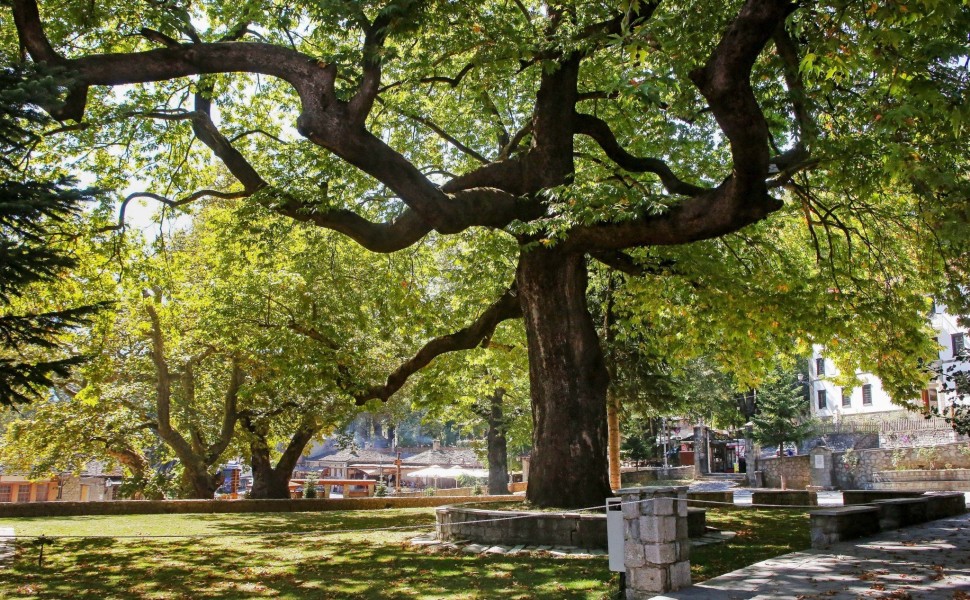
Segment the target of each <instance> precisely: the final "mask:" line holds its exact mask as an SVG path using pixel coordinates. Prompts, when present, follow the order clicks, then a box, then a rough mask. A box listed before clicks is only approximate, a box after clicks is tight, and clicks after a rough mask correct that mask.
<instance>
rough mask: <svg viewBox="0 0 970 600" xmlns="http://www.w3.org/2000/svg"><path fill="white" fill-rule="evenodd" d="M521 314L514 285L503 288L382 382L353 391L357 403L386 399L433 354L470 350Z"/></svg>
mask: <svg viewBox="0 0 970 600" xmlns="http://www.w3.org/2000/svg"><path fill="white" fill-rule="evenodd" d="M521 317H522V306H521V305H520V303H519V298H518V294H517V293H516V290H515V289H514V288H512V289H509V290H508V291H506V292H505V293H504V294H503V295H502V297H501V298H499V299H498V300H497V301H496V302H495V303H494V304H492V305H491V306H489V307H488V308H487V309H486V310H485V312H483V313H482V314H481V315H480V316H479V317H478V318H477V319H475V321H474V322H473V323H472V324H471V325H469V326H468V327H465V328H463V329H460V330H458V331H456V332H454V333H450V334H448V335H443V336H441V337H437V338H435V339H433V340H431V341H429V342H428V343H426V344H425V345H424V346H423V347H422V348H421V349H420V350H418V352H417V353H416V354H415V355H414V356H413V357H411V358H410V359H408V360H407V361H405V362H404V363H403V364H402V365H401V366H399V367H398V368H397V369H395V371H394V372H393V373H391V374H390V375H389V376H388V377H387V380H386V381H385V382H384V384H383V385H376V386H373V387H371V388H370V389H368V390H367V391H365V392H363V393H360V394H357V396H356V402H357V404H358V405H363V404H365V403H366V402H367V401H368V400H373V399H378V400H381V401H387V399H388V398H390V397H391V396H392V395H393V394H394V393H395V392H397V391H398V390H400V389H401V388H402V387H404V384H405V383H406V382H407V380H408V378H409V377H411V376H412V375H414V374H415V373H417V372H418V371H420V370H421V369H423V368H424V367H426V366H428V365H429V364H431V361H433V360H434V359H435V358H437V357H439V356H441V355H442V354H447V353H449V352H458V351H460V350H471V349H472V348H475V347H478V346H487V345H488V344H489V341H490V340H491V337H492V335H493V334H494V333H495V328H496V327H498V325H499V323H501V322H502V321H507V320H509V319H517V318H521Z"/></svg>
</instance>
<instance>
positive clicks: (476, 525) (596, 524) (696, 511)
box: [435, 488, 707, 550]
mask: <svg viewBox="0 0 970 600" xmlns="http://www.w3.org/2000/svg"><path fill="white" fill-rule="evenodd" d="M645 489H648V490H649V489H651V488H645ZM685 516H686V517H687V528H688V529H687V533H688V535H689V536H690V537H701V536H703V535H704V534H705V533H706V531H707V511H706V510H704V509H703V508H687V509H686V512H685ZM435 519H436V521H437V524H438V539H439V540H441V541H444V542H447V541H458V540H468V541H471V542H474V543H476V544H494V545H503V546H515V545H525V546H536V545H539V546H576V547H579V548H599V549H602V550H607V549H608V544H607V535H606V515H605V514H603V513H544V512H538V511H510V510H489V509H487V508H473V507H470V506H459V505H455V506H442V507H441V508H439V509H437V510H436V511H435Z"/></svg>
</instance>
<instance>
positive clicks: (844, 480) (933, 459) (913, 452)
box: [832, 432, 970, 490]
mask: <svg viewBox="0 0 970 600" xmlns="http://www.w3.org/2000/svg"><path fill="white" fill-rule="evenodd" d="M918 433H929V432H918ZM832 463H833V471H832V478H833V484H834V485H835V486H836V487H839V488H842V489H847V490H864V489H869V487H870V485H871V484H872V482H873V473H876V472H879V471H896V470H902V469H929V468H936V469H942V468H946V467H947V466H948V465H949V468H954V469H966V468H970V444H968V443H966V442H961V443H950V444H939V445H935V446H918V447H915V448H899V447H896V448H875V449H870V450H852V451H849V452H835V453H833V454H832Z"/></svg>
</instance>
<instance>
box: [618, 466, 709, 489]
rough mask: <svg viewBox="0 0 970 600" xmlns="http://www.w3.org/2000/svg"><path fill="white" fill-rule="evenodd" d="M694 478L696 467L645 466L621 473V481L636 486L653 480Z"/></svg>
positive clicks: (625, 484)
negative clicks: (637, 469)
mask: <svg viewBox="0 0 970 600" xmlns="http://www.w3.org/2000/svg"><path fill="white" fill-rule="evenodd" d="M693 478H694V467H693V466H690V467H668V468H666V469H664V468H663V467H645V468H643V469H641V470H639V471H626V472H624V473H620V482H621V483H622V484H623V485H624V486H627V485H630V486H635V485H638V484H642V483H649V482H651V481H671V480H672V481H685V480H688V479H693Z"/></svg>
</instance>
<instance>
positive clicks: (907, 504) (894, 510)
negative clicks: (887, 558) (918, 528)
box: [872, 496, 929, 531]
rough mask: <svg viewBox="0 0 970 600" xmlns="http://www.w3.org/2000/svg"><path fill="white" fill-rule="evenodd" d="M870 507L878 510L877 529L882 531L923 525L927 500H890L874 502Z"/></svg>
mask: <svg viewBox="0 0 970 600" xmlns="http://www.w3.org/2000/svg"><path fill="white" fill-rule="evenodd" d="M872 505H873V506H875V507H877V508H878V509H879V527H880V528H881V529H882V530H883V531H890V530H892V529H899V528H901V527H909V526H910V525H918V524H920V523H925V522H926V521H928V520H929V519H928V518H927V510H926V509H927V498H926V497H924V496H920V497H919V498H891V499H887V500H875V501H873V502H872Z"/></svg>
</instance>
